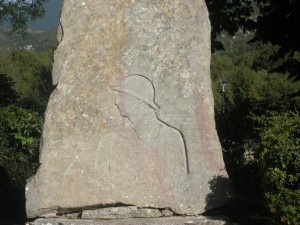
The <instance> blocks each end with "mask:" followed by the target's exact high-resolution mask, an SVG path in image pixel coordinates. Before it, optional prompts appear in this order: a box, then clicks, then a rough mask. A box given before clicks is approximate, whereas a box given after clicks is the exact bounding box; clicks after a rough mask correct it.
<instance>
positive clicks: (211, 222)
mask: <svg viewBox="0 0 300 225" xmlns="http://www.w3.org/2000/svg"><path fill="white" fill-rule="evenodd" d="M50 224H51V225H225V224H226V225H233V224H234V223H230V222H228V221H225V220H223V219H221V218H207V217H169V218H139V219H124V220H68V219H59V218H55V219H54V218H53V219H37V220H35V221H34V222H28V223H26V225H50Z"/></svg>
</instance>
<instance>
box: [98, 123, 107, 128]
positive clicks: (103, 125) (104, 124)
mask: <svg viewBox="0 0 300 225" xmlns="http://www.w3.org/2000/svg"><path fill="white" fill-rule="evenodd" d="M100 128H101V129H106V128H108V126H107V124H106V123H100Z"/></svg>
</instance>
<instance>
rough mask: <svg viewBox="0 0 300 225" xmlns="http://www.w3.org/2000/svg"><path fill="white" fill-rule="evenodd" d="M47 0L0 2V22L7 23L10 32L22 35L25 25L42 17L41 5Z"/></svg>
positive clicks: (5, 0) (43, 11)
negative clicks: (9, 26)
mask: <svg viewBox="0 0 300 225" xmlns="http://www.w3.org/2000/svg"><path fill="white" fill-rule="evenodd" d="M46 1H47V0H10V1H9V0H0V22H1V21H4V20H6V21H9V22H10V23H11V25H12V31H13V32H17V33H24V32H25V30H26V28H27V23H28V22H29V21H31V20H35V19H37V18H39V17H42V16H43V15H44V13H45V10H44V8H43V3H44V2H46Z"/></svg>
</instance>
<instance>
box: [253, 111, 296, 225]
mask: <svg viewBox="0 0 300 225" xmlns="http://www.w3.org/2000/svg"><path fill="white" fill-rule="evenodd" d="M254 119H255V120H256V122H257V123H258V127H259V132H260V133H259V134H260V143H261V148H260V149H259V150H260V152H259V163H260V165H261V166H262V173H263V177H262V184H263V186H262V189H263V193H264V196H265V198H266V200H267V204H268V208H269V210H270V211H271V213H272V214H273V222H274V224H287V225H297V224H299V223H300V207H299V206H300V117H299V114H298V113H292V112H285V113H282V114H278V113H268V114H266V115H263V116H260V117H254Z"/></svg>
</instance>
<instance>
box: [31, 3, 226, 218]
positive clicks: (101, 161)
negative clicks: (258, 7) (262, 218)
mask: <svg viewBox="0 0 300 225" xmlns="http://www.w3.org/2000/svg"><path fill="white" fill-rule="evenodd" d="M53 82H54V84H55V85H57V87H56V89H55V90H54V92H53V93H52V95H51V98H50V100H49V104H48V107H47V111H46V115H45V124H44V128H43V135H42V143H41V149H40V163H41V165H40V167H39V169H38V171H37V173H36V174H35V176H34V177H32V178H31V179H30V180H29V181H28V184H27V186H26V209H27V216H28V217H29V218H33V217H39V216H43V215H44V214H47V215H49V213H50V215H51V213H63V212H69V213H72V212H78V211H80V210H84V209H96V208H103V207H106V206H109V207H114V206H126V205H128V206H135V207H137V208H151V209H160V210H162V209H168V210H170V211H172V212H173V213H175V214H189V215H196V214H200V213H202V212H204V211H205V210H208V209H211V208H214V207H218V206H221V205H223V204H224V203H225V202H226V201H227V198H228V194H229V192H228V191H229V185H228V181H227V175H226V171H225V168H224V163H223V158H222V151H221V147H220V144H219V140H218V137H217V133H216V130H215V122H214V111H213V108H214V104H213V96H212V90H211V79H210V24H209V20H208V12H207V9H206V6H205V2H204V0H190V1H186V0H175V1H174V0H111V1H95V0H84V1H75V0H67V1H65V2H64V5H63V9H62V14H61V26H60V32H59V46H58V49H57V50H56V51H55V57H54V65H53Z"/></svg>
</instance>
